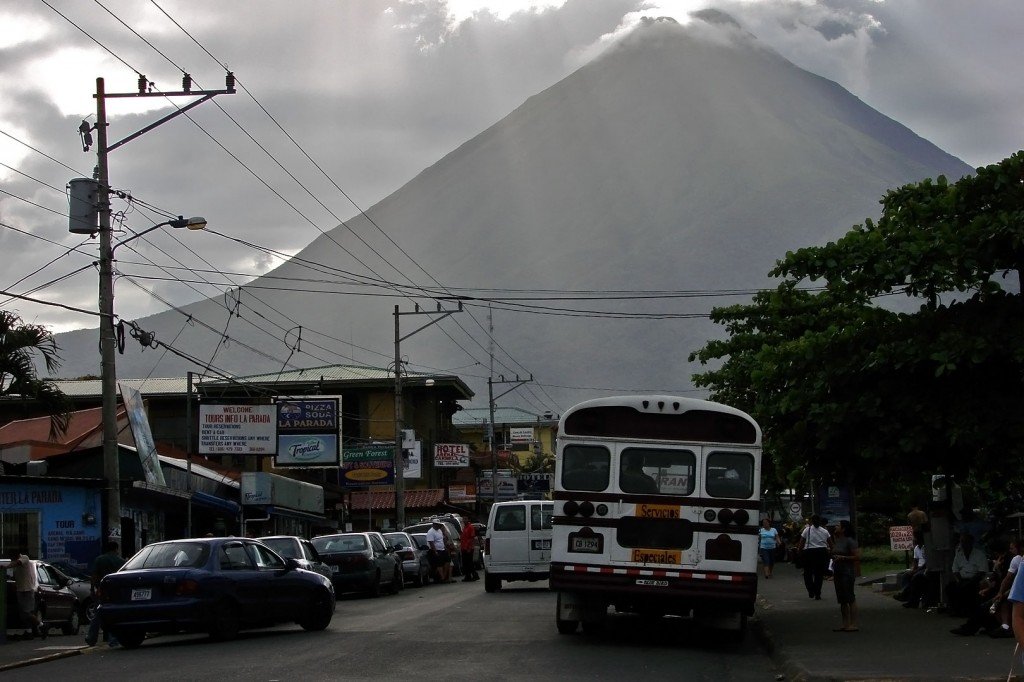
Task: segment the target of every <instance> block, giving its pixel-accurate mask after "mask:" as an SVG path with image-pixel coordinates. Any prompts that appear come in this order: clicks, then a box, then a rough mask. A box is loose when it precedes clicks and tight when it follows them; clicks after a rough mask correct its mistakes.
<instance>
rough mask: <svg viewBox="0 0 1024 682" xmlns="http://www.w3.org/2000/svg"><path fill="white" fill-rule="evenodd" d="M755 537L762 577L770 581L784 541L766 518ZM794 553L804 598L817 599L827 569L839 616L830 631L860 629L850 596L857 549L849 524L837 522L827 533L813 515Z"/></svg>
mask: <svg viewBox="0 0 1024 682" xmlns="http://www.w3.org/2000/svg"><path fill="white" fill-rule="evenodd" d="M758 537H759V542H758V548H759V551H760V555H761V567H762V570H763V571H764V577H765V578H771V577H772V571H773V570H774V566H775V559H776V556H777V555H778V554H779V551H780V549H784V548H785V542H784V540H783V539H782V537H781V536H780V534H779V531H778V529H776V528H774V527H772V524H771V521H770V520H769V519H768V518H764V519H762V520H761V528H760V529H759V531H758ZM795 553H796V556H797V558H798V562H799V564H800V565H801V566H802V567H803V576H804V587H806V588H807V596H808V597H810V598H811V599H815V600H820V599H821V588H822V585H823V584H824V582H825V575H826V573H828V572H829V571H830V570H831V573H832V584H833V585H834V587H835V590H836V601H837V602H839V613H840V617H841V624H840V626H839V627H837V628H835V630H834V632H857V631H858V630H860V625H859V624H858V620H857V598H856V594H855V593H854V581H855V579H856V576H857V560H858V559H859V558H860V547H859V545H858V544H857V540H856V539H855V538H854V537H853V532H852V527H851V525H850V522H849V521H846V520H841V521H838V522H836V523H835V524H834V525H833V527H832V531H831V532H829V530H828V528H826V527H825V526H824V525H823V522H822V518H821V517H820V516H818V515H817V514H815V515H814V516H812V517H811V519H810V523H808V524H807V525H806V526H804V528H803V529H802V530H801V531H800V533H799V536H798V538H797V541H796V547H795Z"/></svg>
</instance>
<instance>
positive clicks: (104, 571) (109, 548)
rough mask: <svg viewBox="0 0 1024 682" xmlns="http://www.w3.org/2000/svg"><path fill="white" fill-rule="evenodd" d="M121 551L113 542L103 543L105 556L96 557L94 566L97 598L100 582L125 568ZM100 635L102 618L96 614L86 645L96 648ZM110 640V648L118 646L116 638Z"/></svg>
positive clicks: (86, 636) (90, 622)
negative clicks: (119, 551)
mask: <svg viewBox="0 0 1024 682" xmlns="http://www.w3.org/2000/svg"><path fill="white" fill-rule="evenodd" d="M119 549H120V547H119V546H118V544H117V543H116V542H114V541H113V540H110V541H109V542H105V543H103V554H100V555H99V556H98V557H96V560H95V561H94V562H93V564H92V589H93V592H95V593H96V597H97V598H99V596H100V582H101V581H102V580H103V579H104V578H105V577H107V576H108V575H110V574H111V573H116V572H117V571H118V569H120V568H121V567H122V566H124V559H123V558H121V555H120V554H119V553H118V550H119ZM99 635H100V617H99V614H95V615H94V616H93V617H92V620H90V621H89V630H88V632H87V633H86V635H85V643H86V644H88V645H89V646H96V641H97V639H98V638H99ZM109 640H110V641H109V643H110V646H112V647H113V646H117V640H116V639H114V637H112V636H111V637H110V638H109Z"/></svg>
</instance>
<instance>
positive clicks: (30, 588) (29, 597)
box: [10, 549, 46, 639]
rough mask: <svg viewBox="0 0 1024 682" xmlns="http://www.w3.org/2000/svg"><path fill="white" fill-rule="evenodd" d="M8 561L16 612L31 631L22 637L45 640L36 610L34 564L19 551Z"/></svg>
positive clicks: (37, 587) (13, 552) (37, 577)
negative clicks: (16, 602)
mask: <svg viewBox="0 0 1024 682" xmlns="http://www.w3.org/2000/svg"><path fill="white" fill-rule="evenodd" d="M10 559H11V564H10V567H11V568H12V569H14V590H15V592H16V593H17V596H16V599H17V600H18V611H20V612H21V619H22V620H23V621H24V622H26V623H30V624H31V626H32V629H31V631H26V632H25V634H24V635H23V637H24V638H25V639H32V638H33V637H38V636H40V635H41V636H42V637H43V639H46V628H44V627H42V624H43V620H42V619H41V618H40V617H39V612H38V610H37V609H36V591H37V590H38V589H39V576H38V575H37V574H36V564H35V562H34V561H32V560H31V559H29V558H28V555H26V554H24V553H23V552H22V551H21V550H19V549H15V550H14V551H12V552H11V556H10Z"/></svg>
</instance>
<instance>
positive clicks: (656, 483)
mask: <svg viewBox="0 0 1024 682" xmlns="http://www.w3.org/2000/svg"><path fill="white" fill-rule="evenodd" d="M696 460H697V458H696V456H694V454H693V453H692V452H690V451H689V450H663V449H655V448H625V449H624V450H623V451H622V454H621V455H620V457H619V489H620V490H622V492H624V493H650V494H654V495H690V494H691V493H693V489H694V485H695V480H694V475H693V470H694V467H695V466H696Z"/></svg>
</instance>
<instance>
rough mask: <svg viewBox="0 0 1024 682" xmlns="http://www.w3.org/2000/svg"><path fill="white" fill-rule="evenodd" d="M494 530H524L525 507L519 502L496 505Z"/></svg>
mask: <svg viewBox="0 0 1024 682" xmlns="http://www.w3.org/2000/svg"><path fill="white" fill-rule="evenodd" d="M494 530H526V507H525V506H524V505H521V504H513V505H508V506H505V507H498V510H497V511H496V512H495V513H494Z"/></svg>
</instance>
